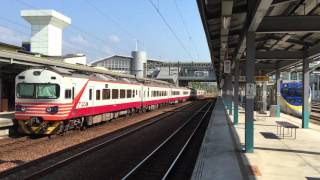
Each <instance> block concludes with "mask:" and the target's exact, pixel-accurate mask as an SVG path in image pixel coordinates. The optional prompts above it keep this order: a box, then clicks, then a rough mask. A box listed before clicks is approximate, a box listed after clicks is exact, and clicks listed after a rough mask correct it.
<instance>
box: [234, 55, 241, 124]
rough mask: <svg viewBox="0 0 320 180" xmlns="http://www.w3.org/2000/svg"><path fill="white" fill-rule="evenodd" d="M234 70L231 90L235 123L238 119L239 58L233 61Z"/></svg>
mask: <svg viewBox="0 0 320 180" xmlns="http://www.w3.org/2000/svg"><path fill="white" fill-rule="evenodd" d="M234 68H235V71H234V91H233V109H234V111H233V124H234V125H237V124H238V121H239V76H240V73H239V72H240V70H239V68H240V67H239V60H238V59H237V60H236V61H235V67H234Z"/></svg>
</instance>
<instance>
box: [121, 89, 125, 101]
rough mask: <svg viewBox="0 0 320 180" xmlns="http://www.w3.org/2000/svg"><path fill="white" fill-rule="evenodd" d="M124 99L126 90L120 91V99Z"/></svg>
mask: <svg viewBox="0 0 320 180" xmlns="http://www.w3.org/2000/svg"><path fill="white" fill-rule="evenodd" d="M123 98H126V90H125V89H120V99H123Z"/></svg>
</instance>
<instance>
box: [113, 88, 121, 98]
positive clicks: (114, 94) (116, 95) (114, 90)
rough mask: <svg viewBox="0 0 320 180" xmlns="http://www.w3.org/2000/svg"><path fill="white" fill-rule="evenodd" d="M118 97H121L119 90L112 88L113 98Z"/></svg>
mask: <svg viewBox="0 0 320 180" xmlns="http://www.w3.org/2000/svg"><path fill="white" fill-rule="evenodd" d="M118 98H119V90H118V89H112V99H118Z"/></svg>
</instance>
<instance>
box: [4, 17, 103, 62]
mask: <svg viewBox="0 0 320 180" xmlns="http://www.w3.org/2000/svg"><path fill="white" fill-rule="evenodd" d="M0 21H4V22H6V23H9V24H13V25H15V26H19V27H20V28H16V29H15V30H14V33H15V34H16V33H18V34H20V35H23V36H25V37H26V38H27V37H29V36H30V34H28V33H26V32H25V31H24V30H25V29H29V27H28V26H26V25H24V24H20V23H18V22H16V21H13V20H10V19H7V18H4V17H0ZM0 26H2V27H4V28H7V29H11V28H10V27H8V26H5V25H3V24H1V25H0ZM22 28H23V29H24V30H22ZM18 39H20V40H21V41H23V40H25V39H23V38H22V37H20V38H18ZM40 40H45V39H40ZM62 43H63V45H65V46H68V49H71V50H76V51H80V52H81V51H83V50H81V49H79V48H76V47H74V46H72V45H71V44H70V42H67V41H63V42H62ZM77 46H79V45H78V44H77ZM82 47H83V48H84V49H85V48H87V47H84V46H82ZM91 50H92V51H94V52H95V53H93V52H86V53H87V54H89V55H90V56H92V57H95V58H97V57H98V56H97V55H98V54H101V53H103V52H102V51H99V50H98V49H95V48H93V47H92V48H91ZM94 54H96V55H94Z"/></svg>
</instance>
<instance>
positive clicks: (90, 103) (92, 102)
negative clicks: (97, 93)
mask: <svg viewBox="0 0 320 180" xmlns="http://www.w3.org/2000/svg"><path fill="white" fill-rule="evenodd" d="M93 92H94V87H93V86H91V87H89V98H88V99H89V100H88V105H89V106H93V105H94V97H93Z"/></svg>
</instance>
